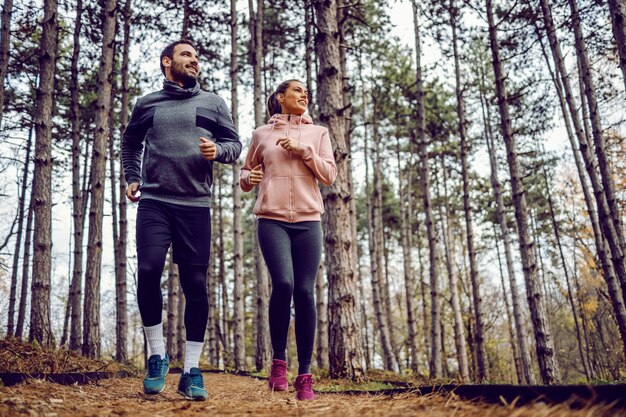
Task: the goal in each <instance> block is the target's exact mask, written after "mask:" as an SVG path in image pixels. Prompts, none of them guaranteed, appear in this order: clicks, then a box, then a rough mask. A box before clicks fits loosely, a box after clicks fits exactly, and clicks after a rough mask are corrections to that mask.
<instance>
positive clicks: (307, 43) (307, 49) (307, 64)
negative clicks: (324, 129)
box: [303, 0, 316, 119]
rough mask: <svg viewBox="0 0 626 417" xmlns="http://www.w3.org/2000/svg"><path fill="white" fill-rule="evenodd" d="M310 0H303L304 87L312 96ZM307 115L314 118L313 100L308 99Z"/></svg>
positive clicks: (312, 50) (311, 19)
mask: <svg viewBox="0 0 626 417" xmlns="http://www.w3.org/2000/svg"><path fill="white" fill-rule="evenodd" d="M311 6H312V5H311V1H310V0H304V5H303V7H304V22H305V23H304V68H305V73H306V89H307V90H308V91H309V97H314V91H313V59H312V56H313V53H314V45H313V35H314V33H313V32H314V31H315V20H314V19H313V16H314V15H313V13H312V10H311ZM308 110H309V115H311V117H312V118H314V119H315V118H316V115H315V106H314V103H313V100H309V107H308Z"/></svg>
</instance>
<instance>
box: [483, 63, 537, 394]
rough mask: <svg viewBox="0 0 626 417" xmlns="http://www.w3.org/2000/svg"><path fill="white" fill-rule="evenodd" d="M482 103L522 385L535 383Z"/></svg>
mask: <svg viewBox="0 0 626 417" xmlns="http://www.w3.org/2000/svg"><path fill="white" fill-rule="evenodd" d="M484 77H485V74H484V73H483V72H482V67H481V90H482V91H484V89H485V80H484ZM480 103H481V109H482V117H483V121H484V124H485V127H486V132H485V140H486V143H487V149H488V151H489V164H490V166H491V175H490V181H491V187H492V188H493V197H494V200H495V202H496V222H497V223H498V226H499V227H500V232H501V233H502V242H503V244H504V257H505V261H506V269H507V275H508V277H509V286H510V288H511V303H512V307H513V319H514V323H515V334H516V335H517V344H518V347H519V351H520V354H519V356H520V365H521V375H522V380H521V383H522V384H529V385H532V384H534V383H535V377H534V375H533V371H532V365H531V359H530V350H529V348H528V344H527V342H526V328H525V327H526V326H525V325H524V323H525V322H526V320H525V318H524V314H523V312H522V305H521V298H520V295H519V291H518V287H517V279H516V276H515V269H514V267H513V254H512V249H511V236H510V234H509V228H508V226H507V221H506V211H505V208H504V198H503V196H502V184H501V183H500V180H499V179H498V164H497V161H496V149H495V146H494V143H493V136H492V128H491V112H490V111H489V107H488V101H487V98H486V97H483V94H481V95H480Z"/></svg>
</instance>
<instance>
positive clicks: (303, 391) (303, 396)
mask: <svg viewBox="0 0 626 417" xmlns="http://www.w3.org/2000/svg"><path fill="white" fill-rule="evenodd" d="M293 386H294V387H295V388H296V400H300V401H307V400H314V399H315V393H314V392H313V375H311V374H304V375H298V377H297V378H296V380H295V381H294V383H293Z"/></svg>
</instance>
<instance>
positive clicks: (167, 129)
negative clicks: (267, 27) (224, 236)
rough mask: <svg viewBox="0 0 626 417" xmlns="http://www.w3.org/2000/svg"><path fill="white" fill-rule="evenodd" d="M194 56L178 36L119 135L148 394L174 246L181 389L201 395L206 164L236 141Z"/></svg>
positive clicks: (234, 148) (160, 361) (161, 383)
mask: <svg viewBox="0 0 626 417" xmlns="http://www.w3.org/2000/svg"><path fill="white" fill-rule="evenodd" d="M199 70H200V66H199V62H198V55H197V53H196V49H195V47H194V45H193V44H192V43H191V42H189V41H185V40H181V41H177V42H173V43H171V44H170V45H168V46H167V47H166V48H165V49H164V50H163V52H162V53H161V72H162V73H163V75H164V76H165V80H164V82H163V89H162V90H160V91H157V92H153V93H150V94H148V95H146V96H143V97H141V98H139V99H138V100H137V103H136V105H135V107H134V109H133V113H132V116H131V119H130V122H129V124H128V127H127V128H126V131H125V132H124V135H123V138H122V163H123V166H124V174H125V176H126V182H127V184H128V186H127V188H126V196H127V197H128V199H129V200H130V201H133V202H139V207H138V209H137V230H136V232H137V263H138V285H137V302H138V304H139V312H140V314H141V319H142V321H143V326H144V331H145V335H146V339H147V342H148V349H149V352H148V353H149V359H148V371H147V373H146V376H145V378H144V382H143V387H144V392H145V393H146V394H158V393H160V392H161V391H163V389H164V387H165V376H166V375H167V372H168V370H169V357H168V355H167V353H166V352H165V343H164V341H163V322H162V313H161V311H162V308H163V296H162V293H161V286H160V283H161V275H162V273H163V267H164V265H165V258H166V256H167V251H168V249H169V247H170V244H171V245H172V249H173V256H174V262H175V263H177V264H178V268H179V273H180V283H181V286H182V288H183V292H184V294H185V299H186V306H185V331H186V343H185V365H184V372H183V374H182V375H181V378H180V381H179V384H178V392H179V393H180V394H182V395H184V396H185V398H187V399H192V400H204V399H206V398H207V391H206V390H205V388H204V381H203V379H202V374H201V373H200V369H199V360H200V354H201V352H202V346H203V344H204V334H205V329H206V325H207V318H208V299H207V288H206V272H207V266H208V263H209V251H210V241H211V217H210V216H211V214H210V197H211V183H212V180H213V163H214V162H220V163H223V164H230V163H233V162H235V161H236V160H237V158H238V157H239V154H240V153H241V142H240V141H239V137H238V135H237V132H236V131H235V127H234V125H233V121H232V117H231V114H230V111H229V110H228V108H227V107H226V103H225V102H224V100H223V99H221V98H220V97H219V96H217V95H215V94H212V93H208V92H206V91H203V90H201V89H200V86H199V84H198V81H197V79H198V73H199Z"/></svg>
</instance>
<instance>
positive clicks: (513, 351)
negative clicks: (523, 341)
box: [493, 223, 525, 384]
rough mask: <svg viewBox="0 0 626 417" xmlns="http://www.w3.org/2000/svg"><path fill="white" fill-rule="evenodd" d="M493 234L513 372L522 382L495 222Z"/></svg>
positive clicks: (521, 371)
mask: <svg viewBox="0 0 626 417" xmlns="http://www.w3.org/2000/svg"><path fill="white" fill-rule="evenodd" d="M493 236H494V241H495V243H496V253H497V255H498V268H499V271H500V283H501V285H502V298H503V300H504V309H505V311H506V322H507V328H508V330H509V344H510V345H511V354H512V355H513V362H514V364H515V374H516V375H517V383H518V384H524V381H525V376H524V373H523V369H522V358H521V357H520V354H519V350H518V348H517V345H516V343H515V341H516V340H517V335H516V334H515V329H514V328H513V320H512V317H513V315H512V314H511V307H510V305H509V295H508V294H507V293H506V284H505V280H504V271H503V269H502V258H501V257H500V246H499V245H498V236H497V233H496V225H495V223H494V224H493Z"/></svg>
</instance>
